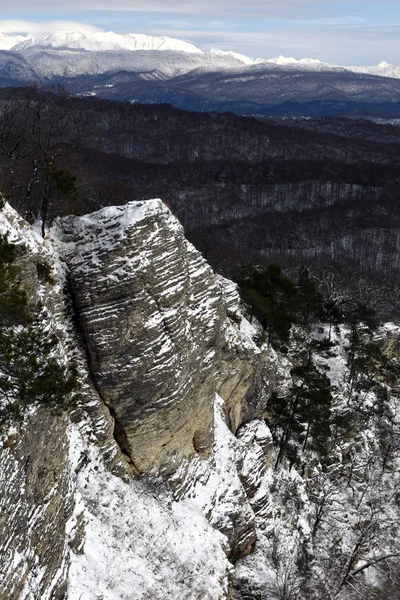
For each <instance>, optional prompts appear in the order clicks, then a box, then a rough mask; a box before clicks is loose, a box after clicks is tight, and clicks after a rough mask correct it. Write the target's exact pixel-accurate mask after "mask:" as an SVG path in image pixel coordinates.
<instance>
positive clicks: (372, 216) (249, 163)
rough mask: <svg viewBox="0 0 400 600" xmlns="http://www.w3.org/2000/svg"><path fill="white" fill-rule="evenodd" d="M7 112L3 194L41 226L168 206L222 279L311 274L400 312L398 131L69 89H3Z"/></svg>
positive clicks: (0, 141)
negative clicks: (183, 107) (115, 208)
mask: <svg viewBox="0 0 400 600" xmlns="http://www.w3.org/2000/svg"><path fill="white" fill-rule="evenodd" d="M0 107H1V110H2V125H3V127H2V132H1V136H0V152H1V155H0V161H1V165H0V167H1V174H2V182H3V183H2V185H3V189H4V191H5V192H6V193H8V194H10V197H12V201H13V203H14V205H15V206H16V207H17V208H18V209H19V210H20V211H21V212H22V214H24V215H25V216H26V217H28V218H29V219H30V220H34V219H35V218H37V217H38V216H40V217H41V218H42V219H44V220H45V221H46V220H47V221H49V222H50V221H51V220H52V219H53V218H54V216H56V215H57V214H65V213H68V212H80V213H85V212H87V211H93V210H97V209H98V208H100V207H102V206H105V205H111V204H120V203H125V202H127V201H129V200H131V199H146V198H149V197H161V198H162V199H163V200H164V201H165V202H166V203H167V204H168V205H169V206H170V207H171V209H172V210H173V212H174V213H175V214H176V215H177V216H178V218H179V219H180V220H181V221H182V223H183V224H184V226H185V229H186V233H187V235H188V237H189V239H190V240H192V241H193V242H194V243H195V244H196V246H197V247H198V248H199V249H200V250H201V251H202V252H203V254H204V255H205V256H206V257H207V259H208V260H210V261H211V263H212V264H213V265H214V267H215V268H216V269H217V270H219V271H220V272H222V273H225V274H228V275H230V274H233V273H235V272H236V270H237V267H238V266H239V267H240V266H241V265H243V264H245V263H247V262H249V261H251V262H253V263H254V262H259V263H266V264H268V263H270V262H277V263H279V264H281V265H282V266H284V267H285V268H288V269H291V268H295V267H296V266H298V265H299V264H306V265H307V266H308V267H309V268H311V269H312V270H313V271H315V273H316V274H317V275H318V277H320V278H323V279H324V280H325V281H335V285H338V286H341V288H342V289H343V290H349V293H350V295H354V294H356V296H357V297H358V298H359V299H360V300H362V301H367V302H368V303H371V304H372V305H374V306H375V307H377V308H379V310H380V311H381V313H382V314H384V315H385V316H386V317H393V316H394V315H397V314H398V312H399V305H398V297H399V294H398V288H397V285H398V283H397V282H398V273H399V259H398V251H397V249H398V247H399V241H400V240H399V216H398V211H397V204H398V201H399V198H400V181H399V177H398V163H399V161H400V128H399V127H398V126H396V125H383V124H378V123H374V122H372V121H368V120H349V119H344V118H343V119H299V120H287V119H286V120H282V121H273V120H271V121H268V120H267V121H265V120H264V121H261V120H257V119H254V118H245V117H239V116H235V115H233V114H229V113H226V114H216V113H190V112H185V111H180V110H178V109H174V108H172V107H171V106H168V105H161V106H144V105H130V104H127V103H115V102H109V101H99V100H96V99H84V100H78V99H74V98H70V97H69V96H68V94H67V93H66V92H65V91H64V90H62V89H59V90H58V91H57V90H56V91H55V93H53V94H49V93H44V92H41V91H39V90H37V89H27V90H26V89H20V90H3V91H2V92H1V94H0ZM382 275H384V284H383V285H382Z"/></svg>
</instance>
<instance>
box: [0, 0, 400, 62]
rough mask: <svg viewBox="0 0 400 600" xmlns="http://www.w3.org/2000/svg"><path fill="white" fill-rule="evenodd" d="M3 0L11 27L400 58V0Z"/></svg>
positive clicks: (268, 54)
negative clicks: (90, 29)
mask: <svg viewBox="0 0 400 600" xmlns="http://www.w3.org/2000/svg"><path fill="white" fill-rule="evenodd" d="M2 3H3V4H4V8H3V7H2V11H1V13H0V16H1V18H2V19H3V21H2V22H0V30H3V31H10V32H11V31H12V32H14V31H16V30H18V28H19V29H21V31H22V30H23V29H28V27H29V25H28V24H24V23H20V21H30V22H33V23H35V24H36V25H35V28H37V27H41V28H43V29H51V28H52V27H53V26H54V25H50V24H49V22H50V21H51V22H54V21H55V20H57V21H74V22H75V24H74V25H73V28H75V29H76V28H77V27H78V26H77V25H76V23H81V24H86V25H91V26H95V27H98V28H99V29H103V30H106V31H110V30H111V31H115V32H119V33H124V32H132V33H146V34H149V35H169V36H171V37H177V38H180V39H184V40H186V41H190V42H192V43H194V44H195V45H197V46H198V47H199V48H201V49H203V50H208V49H210V48H212V47H217V48H220V49H222V50H234V51H236V52H241V53H243V54H247V55H248V56H251V57H253V58H255V57H262V58H272V57H274V56H277V55H279V54H283V55H284V56H293V57H295V58H303V57H310V58H319V59H320V60H324V61H327V62H331V63H335V64H376V63H378V62H380V61H382V60H386V61H387V62H391V63H394V64H400V1H399V0H381V1H380V2H378V1H375V0H366V1H363V0H353V1H351V2H345V1H344V0H336V1H335V2H331V1H325V0H319V1H314V0H247V1H246V3H245V4H244V3H241V2H238V1H236V0H187V1H186V2H184V1H182V0H181V1H178V0H171V1H169V2H165V0H113V1H112V2H110V0H69V1H68V3H67V6H68V9H66V8H65V6H66V3H65V1H64V0H63V1H61V0H38V1H37V0H35V1H34V2H33V3H32V1H30V2H29V1H28V0H14V1H13V2H9V0H0V6H1V4H2ZM110 5H111V6H112V7H113V10H109V7H110ZM9 20H13V23H12V24H11V23H7V22H8V21H9ZM39 24H40V25H39ZM58 27H60V24H58Z"/></svg>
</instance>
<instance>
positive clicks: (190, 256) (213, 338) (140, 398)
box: [52, 200, 262, 474]
mask: <svg viewBox="0 0 400 600" xmlns="http://www.w3.org/2000/svg"><path fill="white" fill-rule="evenodd" d="M52 236H53V237H54V238H55V240H56V242H55V243H56V245H57V246H58V250H59V254H60V256H61V258H62V259H63V260H65V262H66V265H67V268H68V280H69V283H70V293H71V295H72V296H73V298H74V304H75V309H76V313H77V318H78V320H79V323H80V326H81V327H82V330H83V333H84V337H85V340H86V343H87V349H88V355H89V357H90V359H89V362H90V369H91V371H92V375H93V378H94V381H95V383H96V387H97V390H98V391H99V393H100V395H101V397H102V399H103V400H104V402H105V403H106V404H107V405H108V406H109V408H110V410H111V412H112V414H113V416H114V417H115V436H116V438H117V440H118V442H119V444H120V446H121V448H122V449H123V450H124V451H125V453H126V454H127V455H129V457H130V459H131V460H132V462H133V463H134V466H135V467H136V469H137V471H138V472H139V473H144V472H149V471H151V470H152V469H154V468H155V469H156V471H157V472H161V473H164V474H168V473H173V472H174V471H176V469H177V468H178V467H179V465H180V463H181V461H182V460H185V459H186V460H190V459H191V458H192V457H193V456H195V455H196V454H197V455H200V456H202V457H206V456H207V455H209V454H210V453H211V451H212V446H213V420H214V417H213V403H214V395H215V390H216V386H217V385H218V391H219V393H220V395H221V396H222V397H223V399H224V400H225V402H226V406H227V409H226V410H227V414H228V413H229V419H230V421H231V429H232V430H235V429H236V428H237V427H238V426H240V424H241V423H242V422H243V420H245V419H246V414H247V413H249V406H250V404H251V402H252V401H251V399H250V400H249V399H248V398H247V397H246V395H247V393H248V392H249V390H250V389H251V396H252V397H253V398H255V397H256V396H260V397H261V396H262V394H261V392H259V390H258V388H260V387H261V386H260V385H254V381H253V380H254V376H255V374H256V375H257V378H258V379H259V380H261V373H260V372H257V373H256V369H255V366H254V365H255V363H256V362H259V361H258V355H259V354H260V351H259V349H258V348H257V346H256V345H255V344H254V342H252V341H251V340H249V339H248V335H247V334H246V332H245V333H243V335H242V334H240V332H239V331H238V327H237V326H236V325H234V324H233V323H232V322H231V321H230V320H229V319H227V312H228V309H229V310H230V311H232V310H233V309H232V307H231V306H230V305H232V304H233V305H235V303H236V305H238V298H237V297H235V298H234V299H233V300H232V298H230V299H229V298H228V296H229V295H230V296H232V293H233V292H232V289H231V290H230V291H229V292H227V286H226V285H225V286H223V285H222V284H221V281H220V279H219V278H217V277H216V276H215V275H214V273H213V271H212V270H211V268H210V266H209V265H208V264H207V263H206V261H205V260H204V259H203V257H202V256H201V254H200V253H199V252H198V251H197V250H196V249H195V248H194V247H193V246H192V245H191V244H189V243H188V242H187V240H186V239H185V237H184V232H183V228H182V227H181V225H180V224H179V222H178V221H177V220H176V219H175V217H173V215H172V214H171V213H170V211H169V210H168V209H167V207H166V206H165V205H164V204H163V203H162V201H161V200H149V201H146V202H130V203H129V204H127V205H125V206H121V207H109V208H104V209H102V210H100V211H98V212H97V213H93V214H91V215H88V216H84V217H66V218H63V219H62V220H61V222H60V225H59V227H55V228H53V230H52ZM230 285H231V287H232V284H230ZM228 287H229V286H228ZM236 296H237V292H236ZM246 339H248V341H247V346H246V343H244V340H246ZM255 358H256V360H255ZM217 381H218V384H217ZM256 388H257V390H258V391H257V392H256V391H255V390H256ZM257 410H258V409H257ZM257 410H253V411H252V412H253V413H256V412H257ZM258 412H260V411H259V410H258ZM252 416H253V417H254V416H259V415H255V414H253V415H252Z"/></svg>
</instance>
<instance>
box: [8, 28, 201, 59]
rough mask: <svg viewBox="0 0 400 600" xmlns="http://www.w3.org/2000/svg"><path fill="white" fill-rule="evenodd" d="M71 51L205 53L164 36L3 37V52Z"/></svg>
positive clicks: (99, 33) (69, 34) (62, 34)
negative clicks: (55, 49) (33, 48)
mask: <svg viewBox="0 0 400 600" xmlns="http://www.w3.org/2000/svg"><path fill="white" fill-rule="evenodd" d="M33 46H37V47H41V48H70V49H76V50H88V51H91V52H99V51H102V50H117V51H121V50H124V51H132V50H174V51H177V52H192V53H195V54H202V51H201V50H199V49H198V48H196V46H194V45H193V44H189V43H187V42H184V41H182V40H177V39H174V38H170V37H166V36H160V37H154V36H150V35H144V34H135V33H122V34H118V33H113V32H112V31H108V32H102V31H96V32H94V33H81V32H79V31H74V32H56V33H42V34H27V35H26V36H8V35H5V34H1V36H0V49H1V50H11V49H12V50H14V51H17V52H21V51H23V50H27V49H28V48H32V47H33Z"/></svg>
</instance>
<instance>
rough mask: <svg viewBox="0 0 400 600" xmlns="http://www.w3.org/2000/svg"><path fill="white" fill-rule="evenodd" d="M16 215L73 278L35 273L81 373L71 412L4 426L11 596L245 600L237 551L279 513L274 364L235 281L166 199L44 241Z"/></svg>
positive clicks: (10, 219) (84, 222) (2, 501)
mask: <svg viewBox="0 0 400 600" xmlns="http://www.w3.org/2000/svg"><path fill="white" fill-rule="evenodd" d="M0 220H1V230H2V231H9V232H10V239H13V240H15V243H24V244H25V245H26V240H27V239H28V240H29V244H28V253H29V260H28V261H27V264H31V265H32V264H34V263H35V260H36V258H35V257H37V256H40V260H41V261H45V262H46V264H48V265H50V266H51V265H56V267H57V272H58V275H57V277H56V272H54V273H53V274H54V277H55V278H56V279H57V278H58V283H57V281H56V282H55V283H54V282H53V283H52V284H48V283H47V284H46V285H45V286H44V284H41V283H40V282H39V281H38V279H37V277H36V276H35V275H32V274H31V276H28V275H26V274H24V273H25V271H24V270H22V271H21V272H22V275H21V285H22V287H24V286H25V288H26V289H29V290H30V295H32V296H34V295H35V293H34V291H33V290H36V293H37V295H38V296H40V298H41V299H42V301H43V302H44V303H45V305H46V311H47V312H46V314H47V315H48V316H47V319H48V325H47V326H48V327H52V328H53V330H54V332H55V334H56V335H57V336H58V339H59V353H60V355H63V356H65V360H66V361H67V360H70V359H71V358H72V357H73V358H74V360H75V361H76V362H77V364H78V368H79V377H80V381H81V398H80V401H79V403H78V406H77V407H76V408H74V409H73V410H72V411H70V412H69V414H67V413H63V414H59V413H57V412H54V411H52V410H46V409H44V408H35V407H32V409H31V411H30V412H29V414H27V415H26V417H25V421H24V425H23V427H22V428H20V429H10V431H9V432H8V434H7V435H5V436H3V441H2V447H1V448H0V461H1V465H2V469H1V472H0V478H1V490H2V491H1V493H0V506H1V515H0V552H1V558H2V561H1V567H0V590H1V591H0V598H1V599H2V600H3V599H4V600H6V599H7V600H9V599H10V598H13V599H17V598H18V599H20V598H21V599H23V598H25V599H29V600H31V599H35V600H36V599H39V598H40V599H46V598H48V599H55V598H60V599H61V598H68V599H70V600H72V599H75V598H81V599H82V600H84V599H87V600H89V599H92V598H95V597H101V598H103V599H109V600H111V599H112V600H116V599H121V598H126V599H136V598H138V599H139V598H140V599H142V598H143V599H144V598H149V599H150V598H152V599H158V598H159V599H160V600H161V599H162V598H176V599H182V600H184V599H187V600H189V599H190V600H191V599H193V598H200V597H201V598H207V599H210V600H217V599H222V598H230V597H231V595H232V593H233V587H234V573H233V569H232V565H231V563H230V562H229V560H228V557H230V559H231V560H236V559H237V558H239V557H240V556H243V555H245V554H246V553H248V552H249V551H250V550H251V549H252V548H253V546H254V542H255V540H256V515H257V514H259V513H260V511H261V513H262V511H263V500H262V498H263V497H264V496H265V492H263V493H261V495H260V485H261V483H262V480H263V477H264V474H265V469H266V467H267V466H268V460H269V455H270V451H271V438H270V435H269V432H268V429H267V428H266V426H265V424H264V423H263V421H259V420H257V419H259V418H260V417H261V416H262V414H263V411H264V410H265V404H266V400H267V398H268V395H269V393H270V389H271V385H272V384H273V380H274V373H275V370H276V358H275V355H274V353H273V351H267V350H265V349H264V350H263V351H262V350H260V348H259V347H258V346H257V344H256V343H255V342H254V339H253V338H255V337H256V334H257V331H256V330H255V329H254V327H253V326H252V325H250V323H248V322H247V321H246V320H245V319H244V317H243V315H242V314H241V310H240V306H239V297H238V294H237V291H236V289H235V287H234V286H233V284H231V283H230V282H227V281H225V280H223V279H221V278H218V277H217V276H215V275H214V273H213V272H212V270H211V269H210V267H209V266H208V265H207V263H206V262H205V261H204V259H203V258H202V257H201V255H200V254H199V253H198V252H197V251H196V250H195V249H194V248H193V247H192V246H191V245H190V244H189V243H188V242H187V241H186V240H185V237H184V234H183V230H182V228H181V226H180V225H179V223H178V222H177V221H176V219H175V218H174V217H173V216H172V215H171V213H170V212H169V210H168V209H167V208H166V207H165V206H164V205H163V203H162V202H161V201H160V200H151V201H148V202H141V203H130V204H128V205H126V206H124V207H119V208H106V209H103V210H102V211H99V212H98V213H94V214H92V215H90V216H86V217H67V218H64V219H62V220H60V221H59V222H57V224H56V225H55V226H54V227H53V229H52V231H51V233H50V235H49V236H48V237H47V238H46V239H45V240H44V241H43V240H41V238H40V236H38V235H36V234H35V233H34V232H32V230H31V229H30V228H29V226H28V225H27V224H26V223H24V222H22V221H21V220H20V219H18V217H17V215H16V214H15V213H14V212H13V211H12V209H10V208H9V207H8V206H6V208H5V209H4V210H3V211H2V212H1V213H0ZM28 271H29V269H28ZM139 475H140V477H139ZM96 594H97V595H96Z"/></svg>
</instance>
